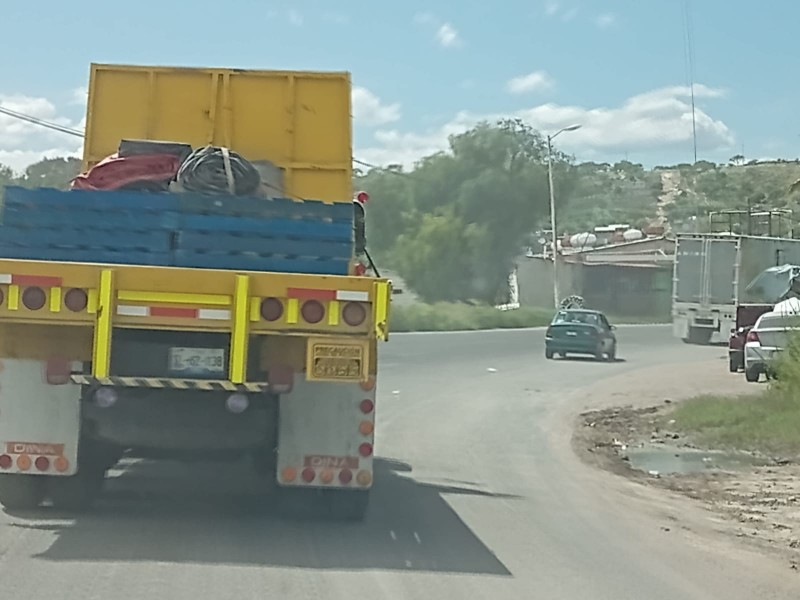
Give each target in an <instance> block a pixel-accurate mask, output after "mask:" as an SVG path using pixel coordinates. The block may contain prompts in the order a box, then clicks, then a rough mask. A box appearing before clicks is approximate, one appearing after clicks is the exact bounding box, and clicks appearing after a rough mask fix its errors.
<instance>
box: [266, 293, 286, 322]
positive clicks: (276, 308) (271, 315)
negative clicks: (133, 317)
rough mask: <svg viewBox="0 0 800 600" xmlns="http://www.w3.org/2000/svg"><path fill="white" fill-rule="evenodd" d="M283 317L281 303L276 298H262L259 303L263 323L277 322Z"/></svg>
mask: <svg viewBox="0 0 800 600" xmlns="http://www.w3.org/2000/svg"><path fill="white" fill-rule="evenodd" d="M281 316H283V303H282V302H281V301H280V300H278V299H277V298H264V299H263V300H262V301H261V317H262V318H263V319H264V320H265V321H277V320H278V319H280V318H281Z"/></svg>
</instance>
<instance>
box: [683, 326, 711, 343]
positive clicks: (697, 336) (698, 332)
mask: <svg viewBox="0 0 800 600" xmlns="http://www.w3.org/2000/svg"><path fill="white" fill-rule="evenodd" d="M713 333H714V332H713V331H711V330H710V329H706V328H704V327H690V328H689V337H685V338H683V341H684V343H686V344H696V345H698V346H707V345H708V344H709V343H710V342H711V336H712V334H713Z"/></svg>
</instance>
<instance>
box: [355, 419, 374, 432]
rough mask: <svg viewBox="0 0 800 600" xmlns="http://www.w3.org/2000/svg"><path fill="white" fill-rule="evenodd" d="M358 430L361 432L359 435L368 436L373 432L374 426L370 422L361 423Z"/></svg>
mask: <svg viewBox="0 0 800 600" xmlns="http://www.w3.org/2000/svg"><path fill="white" fill-rule="evenodd" d="M358 430H359V431H360V432H361V435H369V434H370V433H372V432H373V431H375V424H374V423H373V422H372V421H361V423H360V424H359V426H358Z"/></svg>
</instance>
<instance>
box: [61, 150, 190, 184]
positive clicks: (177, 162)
mask: <svg viewBox="0 0 800 600" xmlns="http://www.w3.org/2000/svg"><path fill="white" fill-rule="evenodd" d="M180 166H181V157H180V156H175V155H174V154H142V155H137V156H126V157H124V158H122V157H120V156H118V155H117V154H112V155H111V156H109V157H108V158H105V159H103V160H101V161H100V162H99V163H97V164H96V165H95V166H94V167H92V168H91V169H89V171H88V172H86V173H81V174H80V175H78V176H77V177H76V178H75V179H73V180H72V189H75V190H95V191H96V190H117V189H120V188H123V187H126V186H130V185H132V184H137V183H149V182H153V183H164V182H168V181H170V180H172V179H174V178H175V175H176V174H177V172H178V169H179V168H180Z"/></svg>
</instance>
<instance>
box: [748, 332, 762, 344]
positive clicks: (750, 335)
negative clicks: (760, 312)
mask: <svg viewBox="0 0 800 600" xmlns="http://www.w3.org/2000/svg"><path fill="white" fill-rule="evenodd" d="M747 341H748V342H758V343H759V344H760V343H761V340H760V339H759V338H758V333H757V332H755V331H753V330H752V329H751V330H750V331H748V332H747Z"/></svg>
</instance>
